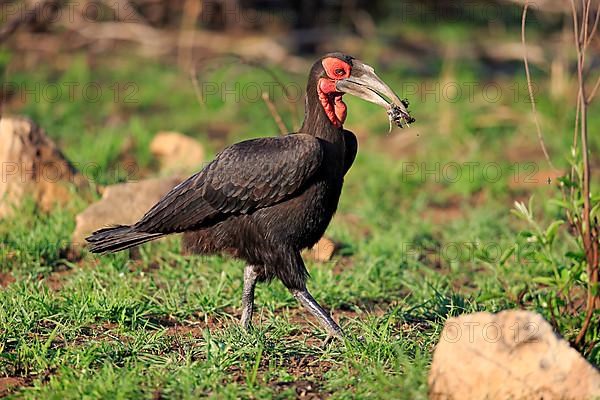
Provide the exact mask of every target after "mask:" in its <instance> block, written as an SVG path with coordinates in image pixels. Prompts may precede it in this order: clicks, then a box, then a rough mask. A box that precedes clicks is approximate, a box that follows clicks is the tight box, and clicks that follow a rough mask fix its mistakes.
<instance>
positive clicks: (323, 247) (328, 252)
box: [304, 236, 338, 262]
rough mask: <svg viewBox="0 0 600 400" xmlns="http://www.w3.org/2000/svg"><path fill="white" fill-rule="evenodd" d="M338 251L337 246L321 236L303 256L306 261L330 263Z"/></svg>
mask: <svg viewBox="0 0 600 400" xmlns="http://www.w3.org/2000/svg"><path fill="white" fill-rule="evenodd" d="M337 249H338V245H337V244H336V243H335V242H334V241H333V240H331V239H329V238H327V237H325V236H323V237H322V238H321V239H319V241H318V242H317V243H316V244H315V245H314V246H313V247H312V248H311V249H310V250H307V251H306V252H305V253H304V255H305V257H306V258H307V259H309V260H312V261H317V262H327V261H331V258H332V257H333V255H334V254H335V252H336V250H337Z"/></svg>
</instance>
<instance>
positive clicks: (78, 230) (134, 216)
mask: <svg viewBox="0 0 600 400" xmlns="http://www.w3.org/2000/svg"><path fill="white" fill-rule="evenodd" d="M181 181H182V179H181V178H173V177H171V178H154V179H146V180H143V181H138V182H128V183H120V184H118V185H111V186H107V187H105V188H104V191H103V192H102V199H100V200H99V201H97V202H96V203H94V204H92V205H90V206H89V207H88V208H86V209H85V210H84V211H83V212H81V213H80V214H79V215H77V218H76V226H75V231H74V232H73V235H72V237H71V242H72V243H73V245H74V246H76V247H79V246H82V245H85V237H86V236H88V235H89V234H90V233H92V232H93V231H95V230H97V229H100V228H103V227H107V226H110V225H122V224H126V225H129V224H133V223H135V222H137V221H138V220H139V219H140V218H141V217H142V216H143V215H144V214H145V213H146V211H148V210H149V209H150V207H152V206H153V205H154V204H155V203H156V202H157V201H158V200H160V198H161V197H162V196H163V195H164V194H166V193H167V192H168V191H169V190H171V189H172V188H173V187H174V186H175V185H177V184H178V183H179V182H181Z"/></svg>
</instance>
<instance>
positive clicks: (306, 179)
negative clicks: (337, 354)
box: [86, 53, 412, 336]
mask: <svg viewBox="0 0 600 400" xmlns="http://www.w3.org/2000/svg"><path fill="white" fill-rule="evenodd" d="M345 93H349V94H353V95H355V96H358V97H360V98H362V99H365V100H367V101H370V102H373V103H376V104H379V105H381V106H384V107H386V108H387V110H388V114H389V118H390V121H394V122H396V123H398V125H399V126H402V122H406V123H408V122H411V121H412V118H411V117H410V114H409V113H408V111H407V109H406V107H405V105H406V104H407V103H406V101H402V100H400V99H399V98H398V96H396V94H394V92H393V91H392V90H391V89H390V88H389V87H388V86H387V85H386V84H385V83H384V82H382V81H381V79H379V77H378V76H377V75H376V74H375V72H374V71H373V68H372V67H370V66H368V65H366V64H364V63H362V62H360V61H359V60H357V59H355V58H353V57H350V56H347V55H344V54H341V53H331V54H327V55H325V56H324V57H322V58H321V59H319V60H317V62H315V64H314V65H313V66H312V68H311V70H310V75H309V77H308V85H307V88H306V99H305V101H306V109H305V114H304V122H303V124H302V127H301V128H300V130H299V131H298V132H294V133H291V134H288V135H285V136H279V137H267V138H259V139H253V140H247V141H243V142H240V143H236V144H234V145H232V146H230V147H228V148H226V149H225V150H223V151H222V152H221V153H219V154H218V155H217V156H216V158H215V159H214V160H213V161H212V162H211V163H210V164H208V165H207V166H206V167H205V168H204V169H203V170H201V171H200V172H198V173H196V174H195V175H193V176H191V177H190V178H188V179H187V180H185V181H184V182H182V183H181V184H179V185H177V186H176V187H174V188H173V189H172V190H171V191H170V192H169V193H167V194H166V195H165V196H164V197H163V198H162V199H161V200H160V201H159V202H158V203H157V204H156V205H154V206H153V207H152V208H151V209H150V210H149V211H148V212H147V213H146V214H145V215H144V216H143V217H142V219H141V220H140V221H138V222H137V223H135V224H133V225H130V226H125V225H121V226H114V227H110V228H105V229H101V230H98V231H96V232H94V233H93V234H92V235H91V236H90V237H88V238H87V239H86V240H87V241H88V242H89V243H90V250H91V251H92V252H94V253H110V252H116V251H120V250H124V249H127V248H130V247H133V246H137V245H139V244H141V243H144V242H148V241H150V240H154V239H157V238H160V237H162V236H165V235H169V234H172V233H181V232H183V233H184V234H183V248H184V250H185V251H186V252H188V253H200V254H212V253H226V254H230V255H232V256H234V257H237V258H240V259H242V260H245V261H246V263H247V265H246V267H245V270H244V288H243V295H242V307H243V311H242V320H241V322H242V324H243V326H244V327H245V328H246V329H248V328H249V327H250V324H251V320H252V311H253V305H254V288H255V285H256V283H257V282H263V281H270V280H271V279H273V278H279V279H280V280H281V281H282V282H283V284H284V285H285V286H286V287H287V288H288V289H289V290H290V291H291V293H292V294H293V295H294V297H295V298H296V299H298V301H300V303H302V305H304V306H305V307H306V308H307V309H308V310H309V311H310V312H311V313H312V314H313V315H314V316H315V317H316V318H317V319H318V320H319V322H320V323H321V324H322V325H323V326H324V327H325V328H326V329H327V331H328V332H329V334H332V335H334V336H341V335H342V330H341V328H340V327H339V326H338V324H337V323H336V322H335V321H334V320H333V319H332V318H331V316H330V315H329V313H328V312H327V311H325V310H324V309H323V308H322V307H321V306H320V305H319V304H318V303H317V302H316V301H315V299H314V298H313V297H312V296H311V294H310V293H309V292H308V290H307V289H306V285H305V282H306V279H307V277H308V272H307V271H306V268H305V266H304V262H303V261H302V258H301V257H300V251H301V250H302V249H304V248H307V247H311V246H313V245H314V244H315V243H316V242H317V241H318V240H319V238H320V237H321V236H322V235H323V233H324V232H325V229H326V228H327V226H328V225H329V222H330V221H331V218H332V216H333V214H334V213H335V211H336V208H337V205H338V200H339V197H340V193H341V191H342V184H343V182H344V175H345V174H346V172H348V169H349V168H350V167H351V166H352V163H353V162H354V158H355V156H356V151H357V140H356V136H354V134H353V133H352V132H350V131H347V130H345V129H343V127H342V124H343V123H344V120H345V119H346V105H345V104H344V102H343V101H342V96H343V95H344V94H345Z"/></svg>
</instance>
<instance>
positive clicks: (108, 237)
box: [85, 225, 165, 253]
mask: <svg viewBox="0 0 600 400" xmlns="http://www.w3.org/2000/svg"><path fill="white" fill-rule="evenodd" d="M164 235H165V234H164V233H148V232H138V231H136V230H135V227H134V226H129V225H117V226H113V227H110V228H104V229H100V230H98V231H96V232H94V233H92V235H91V236H88V237H86V238H85V240H86V241H87V242H88V243H89V250H90V251H91V252H92V253H115V252H117V251H121V250H125V249H128V248H130V247H134V246H138V245H140V244H142V243H146V242H149V241H151V240H154V239H158V238H159V237H161V236H164Z"/></svg>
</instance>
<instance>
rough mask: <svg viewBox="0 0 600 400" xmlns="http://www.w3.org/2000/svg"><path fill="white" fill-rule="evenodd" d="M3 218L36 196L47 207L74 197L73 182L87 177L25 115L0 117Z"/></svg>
mask: <svg viewBox="0 0 600 400" xmlns="http://www.w3.org/2000/svg"><path fill="white" fill-rule="evenodd" d="M0 167H1V169H2V171H1V173H2V179H0V218H2V217H6V216H8V215H10V214H11V213H12V211H13V210H14V206H18V204H19V203H20V202H21V201H22V200H23V198H25V197H26V196H32V197H33V199H34V200H35V201H36V202H37V204H38V205H39V206H40V208H41V209H42V210H44V211H49V210H51V209H52V208H53V207H54V205H56V204H61V205H64V204H66V203H67V202H68V201H69V200H70V197H71V196H70V193H71V191H70V189H69V185H70V184H75V185H76V186H79V187H81V186H84V185H85V179H84V177H83V176H82V175H81V174H79V173H78V172H77V170H76V169H75V167H74V166H73V165H72V164H71V163H70V162H69V161H68V160H67V159H66V158H65V156H64V155H63V154H62V153H61V151H60V150H59V149H58V147H57V146H56V144H54V142H53V141H52V140H50V138H48V136H47V135H46V132H44V130H43V129H41V128H40V127H38V126H37V125H36V124H35V123H34V122H33V121H31V120H29V119H27V118H24V117H2V118H1V119H0Z"/></svg>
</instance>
